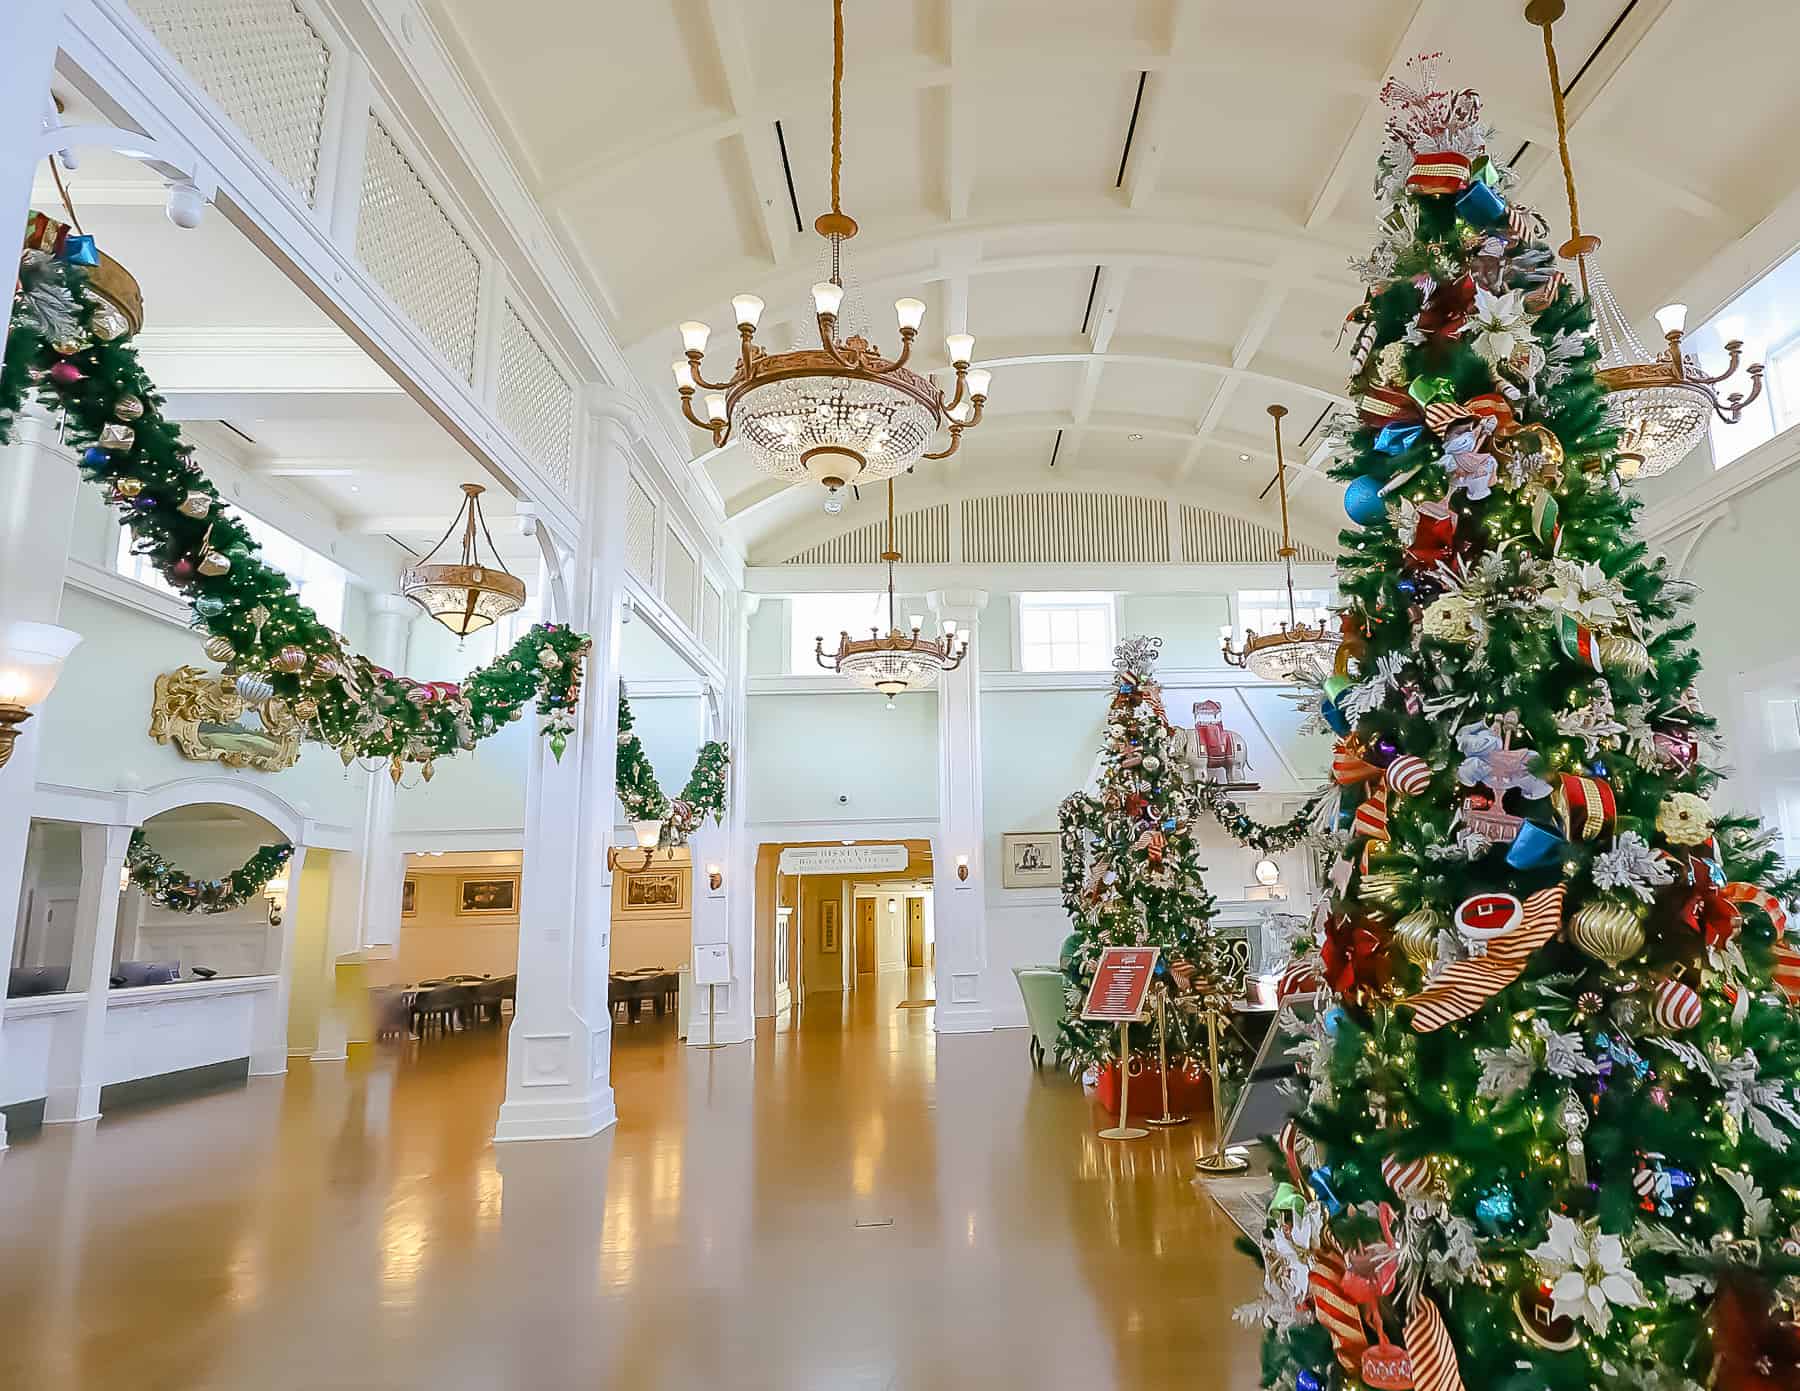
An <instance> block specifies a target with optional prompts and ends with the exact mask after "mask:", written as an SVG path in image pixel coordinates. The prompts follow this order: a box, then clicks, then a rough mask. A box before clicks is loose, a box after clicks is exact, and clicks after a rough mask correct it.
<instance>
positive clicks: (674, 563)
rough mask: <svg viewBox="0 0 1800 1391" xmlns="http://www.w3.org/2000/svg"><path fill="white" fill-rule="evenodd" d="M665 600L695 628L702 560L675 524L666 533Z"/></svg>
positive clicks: (681, 618)
mask: <svg viewBox="0 0 1800 1391" xmlns="http://www.w3.org/2000/svg"><path fill="white" fill-rule="evenodd" d="M664 540H665V549H664V552H663V602H664V603H665V604H667V605H668V606H669V610H670V612H672V613H673V614H674V615H675V616H676V617H677V618H679V619H680V620H681V621H682V623H684V624H685V625H686V626H687V630H688V631H689V632H690V633H691V632H693V631H694V599H695V594H694V585H695V581H696V580H697V579H698V578H699V568H700V567H699V564H698V562H696V561H695V559H694V553H693V552H692V551H690V550H689V549H688V548H687V547H686V546H685V545H684V544H683V543H682V540H681V538H680V537H679V536H677V535H676V534H675V530H674V528H672V527H671V528H669V530H668V531H667V532H666V533H665V534H664Z"/></svg>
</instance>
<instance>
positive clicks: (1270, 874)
mask: <svg viewBox="0 0 1800 1391" xmlns="http://www.w3.org/2000/svg"><path fill="white" fill-rule="evenodd" d="M1256 882H1257V883H1259V884H1261V885H1262V886H1263V887H1264V888H1265V889H1267V888H1273V887H1274V886H1275V885H1277V884H1279V883H1280V882H1281V866H1280V865H1278V864H1276V863H1275V861H1273V860H1266V859H1265V860H1258V861H1257V862H1256Z"/></svg>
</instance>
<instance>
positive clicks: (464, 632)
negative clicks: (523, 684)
mask: <svg viewBox="0 0 1800 1391" xmlns="http://www.w3.org/2000/svg"><path fill="white" fill-rule="evenodd" d="M462 490H463V505H462V508H461V509H460V510H459V511H458V512H457V514H456V518H455V520H454V521H452V522H451V523H450V527H449V530H447V531H445V533H444V534H443V536H442V537H441V538H440V539H439V540H438V543H437V545H435V546H433V547H432V548H431V550H430V552H429V553H427V555H426V556H425V558H424V559H423V560H421V561H420V562H419V563H418V564H417V565H414V566H411V567H409V568H408V569H406V570H403V571H401V572H400V592H401V593H402V594H404V595H405V596H406V597H407V598H408V599H411V600H412V601H413V602H414V603H415V604H417V605H418V606H419V607H420V608H422V609H424V610H425V612H426V613H428V614H430V615H431V616H432V617H433V618H435V619H437V621H438V622H439V623H442V624H443V625H444V626H445V627H446V628H448V629H449V630H450V631H451V632H453V633H455V634H456V635H457V637H459V638H466V637H468V635H469V634H470V633H477V632H480V631H481V630H482V629H483V628H485V627H487V626H488V625H489V624H490V623H493V622H495V621H496V620H497V619H501V618H505V617H506V616H507V615H508V614H511V613H517V612H518V611H519V608H520V606H521V605H523V604H524V602H525V581H524V580H522V579H520V578H519V577H518V576H517V575H515V574H513V573H512V571H510V570H508V569H507V568H506V566H505V564H503V563H502V562H501V560H500V556H499V552H498V551H497V550H496V549H495V547H494V538H493V537H492V536H491V535H489V534H488V527H487V518H486V517H485V516H483V515H482V512H481V494H482V493H483V491H485V490H484V489H483V488H482V486H481V484H479V483H465V484H463V485H462ZM458 526H460V527H461V528H462V557H461V559H459V560H455V561H449V560H443V561H440V560H436V559H435V557H436V555H437V553H438V552H439V551H441V550H443V549H444V547H445V546H446V545H448V544H449V541H450V538H451V537H452V536H453V535H455V534H456V529H457V527H458ZM483 541H485V542H486V543H487V549H486V554H487V558H486V559H483V554H482V546H481V543H482V542H483Z"/></svg>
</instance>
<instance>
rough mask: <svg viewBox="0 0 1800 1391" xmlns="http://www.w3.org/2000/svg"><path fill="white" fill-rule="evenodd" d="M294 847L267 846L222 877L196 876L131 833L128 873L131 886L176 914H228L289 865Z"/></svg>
mask: <svg viewBox="0 0 1800 1391" xmlns="http://www.w3.org/2000/svg"><path fill="white" fill-rule="evenodd" d="M293 853H294V847H293V846H291V845H289V844H288V843H287V842H286V841H282V842H281V843H280V844H279V845H265V846H263V847H262V848H261V849H260V850H258V851H257V852H256V853H255V854H254V855H252V856H251V857H250V858H249V859H247V860H245V861H244V863H243V864H242V865H240V866H238V868H236V869H234V870H232V871H231V873H229V874H227V875H226V876H225V877H224V878H222V879H196V878H195V877H194V876H193V875H191V874H189V873H188V872H187V871H186V870H185V869H182V868H181V867H180V866H179V865H175V864H171V863H170V862H169V861H167V860H165V859H164V858H163V857H162V856H161V855H159V854H157V853H156V852H155V851H154V850H152V849H151V848H150V842H149V841H148V840H146V839H145V838H144V833H143V832H142V831H133V832H132V833H131V843H130V844H129V845H128V846H126V848H125V872H126V874H128V875H129V876H130V878H131V883H132V885H133V886H134V887H135V888H137V889H138V890H140V891H141V892H142V893H143V895H144V896H145V897H146V898H148V899H149V900H150V901H151V902H152V903H154V904H155V905H156V906H157V907H158V908H167V909H168V910H169V911H170V912H173V913H229V912H231V911H232V909H234V908H241V907H243V906H244V905H245V904H246V903H248V902H249V901H250V900H251V899H253V898H255V897H256V896H257V895H258V894H260V893H261V892H262V891H263V890H264V889H265V888H267V887H268V886H269V881H270V880H272V879H274V878H275V876H276V875H278V874H280V873H281V872H282V870H284V869H285V868H287V862H288V860H289V859H290V858H292V856H293Z"/></svg>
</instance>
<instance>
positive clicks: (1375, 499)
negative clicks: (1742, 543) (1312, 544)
mask: <svg viewBox="0 0 1800 1391" xmlns="http://www.w3.org/2000/svg"><path fill="white" fill-rule="evenodd" d="M52 370H55V369H52ZM1344 511H1345V512H1347V513H1349V515H1350V520H1351V521H1353V522H1355V523H1356V524H1357V525H1358V526H1373V525H1374V524H1375V523H1376V522H1379V521H1381V520H1382V519H1383V518H1384V517H1386V516H1387V503H1386V501H1384V500H1383V498H1382V496H1381V483H1380V482H1379V481H1378V480H1377V479H1374V478H1370V477H1369V476H1368V475H1367V474H1365V475H1363V476H1362V477H1361V478H1353V479H1351V480H1350V486H1349V487H1347V488H1345V489H1344Z"/></svg>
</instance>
